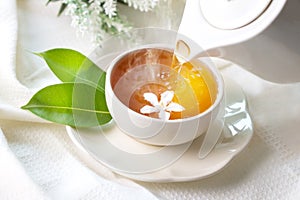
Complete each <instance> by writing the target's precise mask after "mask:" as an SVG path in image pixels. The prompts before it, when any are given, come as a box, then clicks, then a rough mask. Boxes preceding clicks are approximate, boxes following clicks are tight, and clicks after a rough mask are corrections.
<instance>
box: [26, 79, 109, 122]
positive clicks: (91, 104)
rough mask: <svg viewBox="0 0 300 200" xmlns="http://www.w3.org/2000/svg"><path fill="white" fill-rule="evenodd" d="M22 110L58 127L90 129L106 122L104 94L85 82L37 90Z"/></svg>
mask: <svg viewBox="0 0 300 200" xmlns="http://www.w3.org/2000/svg"><path fill="white" fill-rule="evenodd" d="M22 109H27V110H29V111H31V112H32V113H34V114H35V115H37V116H39V117H41V118H43V119H46V120H49V121H52V122H56V123H59V124H65V125H70V126H74V127H91V126H98V125H103V124H106V123H108V122H109V121H110V120H111V119H112V118H111V116H110V114H109V111H108V108H107V105H106V101H105V94H104V92H103V91H100V90H98V89H96V88H95V87H92V86H90V85H88V84H85V83H61V84H57V85H51V86H47V87H45V88H43V89H41V90H40V91H38V92H37V93H36V94H35V95H34V96H33V97H32V98H31V100H30V101H29V102H28V104H27V105H25V106H23V107H22Z"/></svg>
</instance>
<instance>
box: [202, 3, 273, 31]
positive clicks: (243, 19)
mask: <svg viewBox="0 0 300 200" xmlns="http://www.w3.org/2000/svg"><path fill="white" fill-rule="evenodd" d="M271 1H272V0H200V1H199V2H200V8H201V11H202V14H203V17H204V18H205V19H206V20H207V22H208V23H209V24H211V25H212V26H214V27H216V28H219V29H238V28H241V27H243V26H245V25H247V24H249V23H251V22H252V21H254V20H255V19H256V18H257V17H259V16H260V15H261V14H262V13H263V12H264V11H265V10H266V9H267V7H268V6H269V5H270V3H271Z"/></svg>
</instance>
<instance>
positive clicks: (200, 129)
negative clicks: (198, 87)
mask: <svg viewBox="0 0 300 200" xmlns="http://www.w3.org/2000/svg"><path fill="white" fill-rule="evenodd" d="M152 31H153V30H152ZM160 31H161V30H158V32H160ZM162 33H163V34H165V35H162V36H159V35H158V36H157V37H168V34H171V35H172V37H174V34H176V33H175V32H173V31H166V30H164V31H162ZM151 34H153V33H151ZM160 34H161V33H160ZM176 37H178V36H177V35H176ZM148 39H149V38H148ZM180 40H183V41H184V44H185V45H187V46H188V47H189V48H190V47H191V48H190V49H188V51H191V53H189V55H193V53H194V52H195V51H197V44H195V43H194V42H193V41H191V40H189V39H188V38H185V37H183V36H180ZM170 41H172V40H169V41H168V42H165V43H164V42H162V41H161V38H160V41H159V43H155V42H153V43H149V44H145V45H141V46H137V47H134V48H132V49H129V50H127V51H125V52H123V53H121V54H120V55H118V56H117V57H116V58H115V59H114V60H113V61H112V62H111V63H110V65H109V67H108V69H107V73H106V85H105V93H106V102H107V106H108V108H109V111H110V113H111V115H112V117H113V119H114V121H115V123H116V124H117V126H118V127H119V128H120V129H121V130H122V131H123V132H124V133H126V134H128V135H129V136H131V137H133V138H135V139H136V140H138V141H141V142H144V143H147V144H152V145H178V144H183V143H187V142H190V141H192V140H194V139H195V138H197V137H198V136H200V135H201V134H202V133H204V132H205V131H206V130H207V129H208V127H209V124H210V122H211V121H212V120H214V118H215V117H216V113H217V111H218V109H219V107H220V102H221V100H222V98H223V93H224V88H223V79H222V77H221V75H220V74H219V72H218V70H217V69H216V68H215V66H214V65H213V63H212V62H210V59H209V58H197V59H191V58H188V59H189V60H188V61H189V62H190V63H192V65H193V66H196V67H199V68H200V69H199V70H201V73H202V75H203V76H204V77H205V82H206V84H207V87H208V89H209V92H210V96H211V101H212V103H211V105H210V106H209V107H208V108H207V109H205V110H204V111H203V112H198V114H195V115H193V116H188V117H183V118H180V119H170V120H168V119H159V118H153V117H149V116H146V115H144V114H142V113H140V112H137V111H136V110H133V109H132V108H130V107H131V106H130V105H131V99H132V95H133V94H135V91H136V89H137V88H141V87H143V85H147V84H158V85H160V84H161V83H160V81H161V79H162V78H161V75H163V74H159V73H160V72H161V71H163V70H162V69H163V68H169V67H170V66H168V64H167V63H166V62H165V60H164V56H163V55H162V56H161V57H159V56H158V57H157V59H153V55H151V53H153V52H160V51H161V52H162V54H163V53H166V52H172V51H173V46H175V43H170ZM199 50H200V47H199ZM145 52H146V53H145ZM179 53H180V52H179ZM185 53H186V52H185ZM185 53H183V54H185ZM149 55H150V57H151V56H152V57H151V58H152V59H150V60H149V61H148V60H147V59H146V57H147V56H148V57H149ZM178 56H180V57H188V56H186V55H178ZM148 57H147V58H148ZM158 74H159V76H160V78H159V80H157V78H156V76H158ZM170 74H171V75H170ZM170 74H169V76H174V77H176V76H178V80H179V79H180V75H178V74H176V73H174V72H172V73H170ZM175 80H177V79H175ZM157 81H158V82H157ZM181 83H183V82H181ZM185 94H186V95H191V98H188V99H190V102H191V104H193V103H196V100H195V99H193V91H192V90H191V88H189V87H187V85H185Z"/></svg>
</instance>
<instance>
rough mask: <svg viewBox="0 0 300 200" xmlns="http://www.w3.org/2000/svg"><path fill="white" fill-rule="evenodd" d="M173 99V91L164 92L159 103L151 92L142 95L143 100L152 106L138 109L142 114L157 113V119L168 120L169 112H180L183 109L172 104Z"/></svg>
mask: <svg viewBox="0 0 300 200" xmlns="http://www.w3.org/2000/svg"><path fill="white" fill-rule="evenodd" d="M173 97H174V92H173V91H165V92H163V93H162V94H161V95H160V101H158V98H157V96H156V95H155V94H153V93H151V92H147V93H144V98H145V100H147V101H148V102H149V103H150V104H151V105H152V106H149V105H145V106H144V107H142V108H141V109H140V112H141V113H142V114H150V113H158V117H159V119H163V120H168V119H170V116H171V113H170V112H181V111H183V110H184V107H183V106H181V105H180V104H178V103H174V102H172V100H173Z"/></svg>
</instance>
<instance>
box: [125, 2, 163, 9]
mask: <svg viewBox="0 0 300 200" xmlns="http://www.w3.org/2000/svg"><path fill="white" fill-rule="evenodd" d="M124 2H125V3H127V4H128V6H130V7H134V9H139V10H140V11H142V12H144V11H145V12H148V11H149V10H152V9H153V8H154V7H155V6H156V5H157V4H158V2H159V0H124Z"/></svg>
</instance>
